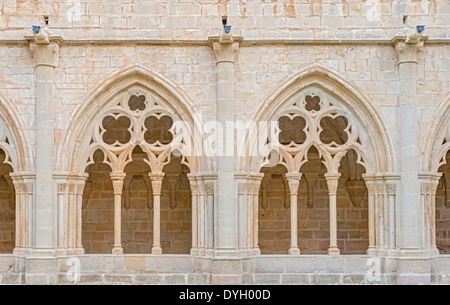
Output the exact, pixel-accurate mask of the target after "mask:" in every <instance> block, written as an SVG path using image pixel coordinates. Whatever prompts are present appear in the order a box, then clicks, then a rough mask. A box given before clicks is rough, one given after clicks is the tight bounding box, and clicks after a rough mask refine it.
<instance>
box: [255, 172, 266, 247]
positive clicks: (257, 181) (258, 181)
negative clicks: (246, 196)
mask: <svg viewBox="0 0 450 305" xmlns="http://www.w3.org/2000/svg"><path fill="white" fill-rule="evenodd" d="M263 177H264V174H261V173H259V174H254V175H253V179H254V180H253V181H254V182H253V230H252V231H253V254H254V255H261V250H260V249H259V188H260V187H261V180H262V178H263Z"/></svg>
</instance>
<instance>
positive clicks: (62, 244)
mask: <svg viewBox="0 0 450 305" xmlns="http://www.w3.org/2000/svg"><path fill="white" fill-rule="evenodd" d="M56 187H57V190H58V192H57V194H56V196H57V202H58V247H57V249H56V254H57V255H64V254H66V253H67V216H68V206H67V196H66V191H67V182H63V181H61V182H58V183H57V184H56Z"/></svg>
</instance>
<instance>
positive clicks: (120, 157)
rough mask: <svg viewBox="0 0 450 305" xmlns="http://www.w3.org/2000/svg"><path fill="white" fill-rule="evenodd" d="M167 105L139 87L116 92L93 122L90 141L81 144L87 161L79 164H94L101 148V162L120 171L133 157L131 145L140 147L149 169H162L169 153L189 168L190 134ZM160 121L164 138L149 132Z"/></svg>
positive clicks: (159, 170) (169, 155) (156, 96)
mask: <svg viewBox="0 0 450 305" xmlns="http://www.w3.org/2000/svg"><path fill="white" fill-rule="evenodd" d="M166 104H167V103H165V102H164V101H163V100H162V99H161V98H160V97H159V96H158V95H156V94H154V93H152V92H150V91H149V90H146V89H144V88H142V87H140V86H134V87H131V88H129V89H126V90H123V91H121V92H119V93H117V94H116V95H115V97H114V98H113V101H112V102H111V105H112V106H111V107H105V108H104V109H105V111H103V112H101V113H99V114H98V115H97V116H96V118H95V121H94V122H93V125H92V128H91V129H90V130H91V131H92V132H91V137H86V138H87V139H90V141H89V143H88V142H85V143H83V144H84V146H85V149H82V150H81V151H84V152H85V153H84V157H83V158H82V160H87V161H86V163H84V164H82V166H81V167H82V168H85V167H86V166H88V165H90V164H93V163H94V153H95V152H96V151H97V150H98V149H100V150H101V151H102V152H103V154H104V160H103V162H104V163H106V164H108V165H109V166H110V167H111V169H112V171H113V172H122V171H123V170H124V168H125V166H126V165H127V164H128V163H129V162H131V161H132V160H133V159H132V154H133V150H134V148H135V147H136V146H139V147H140V148H141V149H142V151H143V152H144V153H145V154H146V156H147V158H146V159H144V161H145V162H146V163H148V164H149V166H150V168H151V171H152V172H162V170H163V167H164V166H165V165H166V164H168V163H169V162H170V159H171V155H172V153H173V154H174V155H181V163H182V164H185V165H186V166H188V167H189V168H191V167H192V163H193V160H192V157H190V156H192V153H188V149H190V146H189V145H190V144H191V143H192V142H191V139H190V138H189V133H187V132H184V131H186V130H188V128H187V127H186V126H184V122H183V121H182V120H180V119H179V118H178V116H177V115H176V114H175V113H174V112H173V111H171V109H170V107H168V106H167V105H166ZM163 121H164V122H165V123H164V122H163ZM161 122H163V124H162V125H163V127H164V124H165V125H166V127H167V129H166V130H164V131H161V132H163V133H165V135H166V136H165V137H164V138H165V139H160V138H157V139H155V138H154V137H152V135H149V133H150V132H151V129H152V128H151V126H153V125H152V124H153V123H161ZM160 125H161V124H160ZM111 126H113V127H112V129H111ZM114 126H115V127H116V130H115V129H114ZM124 126H126V127H124ZM119 127H120V129H119ZM83 144H82V145H83Z"/></svg>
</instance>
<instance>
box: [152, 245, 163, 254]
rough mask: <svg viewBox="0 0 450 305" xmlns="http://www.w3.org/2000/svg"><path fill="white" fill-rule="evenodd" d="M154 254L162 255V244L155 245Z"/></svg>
mask: <svg viewBox="0 0 450 305" xmlns="http://www.w3.org/2000/svg"><path fill="white" fill-rule="evenodd" d="M152 254H153V255H161V254H162V248H161V246H154V247H153V248H152Z"/></svg>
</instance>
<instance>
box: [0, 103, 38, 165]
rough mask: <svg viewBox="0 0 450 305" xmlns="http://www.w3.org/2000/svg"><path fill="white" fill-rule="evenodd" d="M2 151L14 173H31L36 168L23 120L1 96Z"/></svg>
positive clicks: (0, 139)
mask: <svg viewBox="0 0 450 305" xmlns="http://www.w3.org/2000/svg"><path fill="white" fill-rule="evenodd" d="M0 149H2V150H3V151H4V152H5V154H6V157H7V159H6V160H5V161H4V162H5V163H8V164H9V165H11V167H12V168H13V170H14V172H31V171H32V170H33V168H34V165H33V164H34V162H33V156H32V155H31V148H30V142H29V141H27V138H26V136H25V127H24V124H23V121H22V118H21V116H20V114H19V112H18V111H17V109H16V108H15V107H14V105H13V104H12V103H11V102H8V101H7V100H6V99H5V98H4V97H3V96H2V95H1V94H0Z"/></svg>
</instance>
